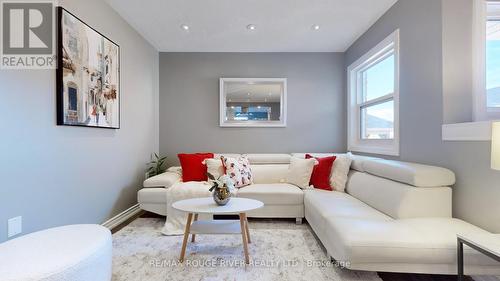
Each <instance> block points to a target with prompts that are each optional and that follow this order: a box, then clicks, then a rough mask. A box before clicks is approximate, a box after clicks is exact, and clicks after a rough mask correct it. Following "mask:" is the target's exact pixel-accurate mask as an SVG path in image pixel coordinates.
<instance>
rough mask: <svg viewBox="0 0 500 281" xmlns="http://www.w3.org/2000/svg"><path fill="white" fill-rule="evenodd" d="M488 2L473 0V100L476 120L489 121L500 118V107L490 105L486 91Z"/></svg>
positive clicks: (485, 0) (486, 0) (488, 0)
mask: <svg viewBox="0 0 500 281" xmlns="http://www.w3.org/2000/svg"><path fill="white" fill-rule="evenodd" d="M488 2H499V4H500V1H490V0H475V1H473V5H474V6H473V25H474V26H473V80H472V81H473V82H472V83H473V85H472V87H473V93H474V97H473V101H474V120H475V121H487V120H496V119H500V108H498V107H488V104H487V91H486V21H487V20H488V10H487V7H488V6H487V4H488ZM498 18H499V19H500V15H499V16H498Z"/></svg>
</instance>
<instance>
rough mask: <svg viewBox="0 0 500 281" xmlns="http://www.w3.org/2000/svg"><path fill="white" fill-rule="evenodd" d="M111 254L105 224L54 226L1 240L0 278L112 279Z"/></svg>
mask: <svg viewBox="0 0 500 281" xmlns="http://www.w3.org/2000/svg"><path fill="white" fill-rule="evenodd" d="M111 254H112V238H111V232H110V231H109V230H108V229H107V228H105V227H103V226H100V225H94V224H78V225H68V226H61V227H55V228H50V229H47V230H42V231H38V232H34V233H31V234H28V235H25V236H21V237H19V238H17V239H13V240H10V241H7V242H5V243H2V244H0V280H2V281H11V280H12V281H14V280H15V281H27V280H30V281H35V280H43V281H109V280H111V259H112V255H111Z"/></svg>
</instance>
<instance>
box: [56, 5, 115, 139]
mask: <svg viewBox="0 0 500 281" xmlns="http://www.w3.org/2000/svg"><path fill="white" fill-rule="evenodd" d="M120 64H121V56H120V46H119V45H118V44H117V43H115V42H114V41H112V40H111V39H109V38H108V37H106V36H105V35H103V34H102V33H100V32H99V31H97V30H96V29H94V28H93V27H91V26H89V25H88V24H87V23H85V22H84V21H82V20H81V19H80V18H78V17H77V16H75V15H74V14H72V13H71V12H69V11H68V10H66V9H64V8H63V7H60V6H59V7H57V66H58V67H57V70H56V103H57V105H56V106H57V125H59V126H76V127H89V128H105V129H120V126H121V88H120V86H121V85H120V84H121V83H120V81H121V79H120V78H121V72H120V66H121V65H120Z"/></svg>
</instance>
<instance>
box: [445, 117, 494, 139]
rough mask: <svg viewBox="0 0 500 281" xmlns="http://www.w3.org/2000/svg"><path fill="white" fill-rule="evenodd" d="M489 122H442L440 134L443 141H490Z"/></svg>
mask: <svg viewBox="0 0 500 281" xmlns="http://www.w3.org/2000/svg"><path fill="white" fill-rule="evenodd" d="M491 122H492V121H480V122H467V123H456V124H443V126H442V135H443V140H444V141H490V140H491Z"/></svg>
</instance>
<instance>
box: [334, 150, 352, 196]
mask: <svg viewBox="0 0 500 281" xmlns="http://www.w3.org/2000/svg"><path fill="white" fill-rule="evenodd" d="M335 156H336V157H337V158H336V159H335V161H333V165H332V174H331V175H330V186H332V187H333V190H335V191H340V192H345V184H346V183H347V176H348V174H349V170H350V169H351V161H352V159H351V157H349V155H347V154H335Z"/></svg>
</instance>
